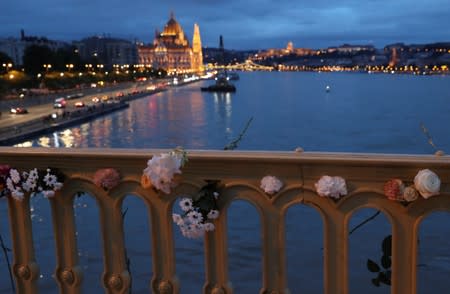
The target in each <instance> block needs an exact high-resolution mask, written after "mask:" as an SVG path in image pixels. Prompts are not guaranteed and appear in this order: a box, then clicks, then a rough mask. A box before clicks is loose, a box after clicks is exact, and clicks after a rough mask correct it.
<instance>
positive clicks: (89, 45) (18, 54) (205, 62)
mask: <svg viewBox="0 0 450 294" xmlns="http://www.w3.org/2000/svg"><path fill="white" fill-rule="evenodd" d="M192 25H193V31H192V39H191V42H190V40H189V37H188V35H189V34H190V32H187V34H186V33H185V31H184V30H183V28H182V26H181V25H180V23H179V22H178V21H177V19H176V17H175V14H174V13H173V12H171V13H170V15H169V20H168V21H167V23H166V24H165V26H164V27H163V28H162V31H160V30H159V28H156V31H155V35H154V38H153V42H151V43H149V44H146V43H145V42H142V41H138V40H133V41H131V40H126V39H120V38H115V37H112V36H111V35H105V34H104V35H101V36H90V37H86V38H84V39H81V40H78V41H72V42H71V43H68V42H63V41H57V40H50V39H47V38H46V37H36V36H28V35H26V34H25V32H24V30H21V33H20V38H11V37H10V38H0V54H4V55H6V56H7V58H8V59H7V60H2V63H3V66H2V67H0V71H1V73H8V72H9V71H11V70H14V69H16V70H21V69H23V68H25V71H26V66H25V64H24V57H25V52H26V49H27V48H29V47H30V46H45V47H47V48H48V49H50V50H51V51H53V52H56V51H58V50H69V49H68V48H74V52H75V54H76V55H77V56H78V57H79V59H78V63H79V64H78V65H77V64H76V63H75V62H71V63H69V64H66V65H64V64H63V65H62V66H60V67H61V68H58V65H57V64H51V62H49V61H47V62H43V64H41V65H40V67H41V70H43V71H44V72H50V71H61V72H62V71H69V72H76V71H85V70H86V69H88V70H89V71H92V72H93V71H99V72H101V71H112V70H113V71H115V72H116V71H120V70H123V71H124V72H126V71H128V70H129V69H130V70H131V69H135V70H137V69H144V68H147V69H148V68H153V69H158V70H159V69H161V70H164V71H165V72H166V73H168V74H170V75H172V74H173V75H177V74H188V73H200V72H203V71H204V70H214V69H220V68H226V69H230V70H277V71H364V72H369V73H372V72H389V73H402V72H404V73H412V74H435V73H437V74H443V73H444V74H445V73H449V68H450V42H445V41H438V42H434V43H426V44H404V43H392V44H387V45H385V46H384V47H383V48H376V47H375V46H374V45H372V44H340V45H337V46H331V47H327V48H319V49H317V48H315V49H313V48H304V47H295V46H294V43H293V42H291V41H289V40H286V44H287V45H286V46H285V47H284V48H267V49H259V50H256V49H255V50H235V49H233V48H227V46H226V45H225V46H223V45H222V47H221V45H219V44H223V43H219V40H223V39H222V36H221V35H219V34H218V35H217V39H216V40H207V41H208V42H209V44H217V46H211V47H206V46H205V47H202V39H201V36H200V25H199V24H197V23H193V24H192ZM224 39H225V40H226V36H224ZM256 45H257V44H255V46H256ZM224 47H225V48H224Z"/></svg>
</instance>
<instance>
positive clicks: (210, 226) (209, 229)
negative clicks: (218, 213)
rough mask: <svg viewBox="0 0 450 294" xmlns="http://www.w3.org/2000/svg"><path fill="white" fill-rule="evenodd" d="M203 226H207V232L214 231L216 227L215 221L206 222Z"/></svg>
mask: <svg viewBox="0 0 450 294" xmlns="http://www.w3.org/2000/svg"><path fill="white" fill-rule="evenodd" d="M203 227H204V228H205V231H206V232H211V231H214V229H215V228H216V227H215V226H214V224H213V223H205V224H204V225H203Z"/></svg>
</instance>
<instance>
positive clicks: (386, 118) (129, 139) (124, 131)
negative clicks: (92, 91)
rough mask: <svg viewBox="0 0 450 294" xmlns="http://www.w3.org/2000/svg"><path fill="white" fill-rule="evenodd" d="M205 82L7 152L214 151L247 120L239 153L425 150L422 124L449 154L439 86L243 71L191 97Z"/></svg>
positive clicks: (443, 87) (419, 80) (443, 84)
mask: <svg viewBox="0 0 450 294" xmlns="http://www.w3.org/2000/svg"><path fill="white" fill-rule="evenodd" d="M206 84H208V82H198V83H193V84H190V85H187V86H183V87H177V88H171V89H169V90H168V91H166V92H160V93H158V94H156V95H152V96H148V97H143V98H141V99H138V100H135V101H131V102H130V107H129V108H128V109H124V110H121V111H118V112H115V113H112V114H108V115H107V116H104V117H99V118H98V119H96V120H94V121H91V122H89V123H86V124H83V125H81V126H78V127H75V128H69V130H70V131H71V139H70V140H71V143H69V142H63V141H65V139H62V136H63V135H62V134H61V133H62V132H58V137H59V139H58V140H55V139H54V136H53V137H52V135H51V136H50V137H49V136H43V137H47V139H43V138H38V139H36V140H33V141H32V142H25V143H21V144H18V145H16V146H49V145H50V146H54V147H106V148H108V147H113V148H173V147H174V146H177V145H182V146H184V147H185V148H188V149H222V148H223V146H225V145H226V144H227V143H229V142H230V140H232V139H234V138H235V137H236V136H237V135H238V133H239V132H240V131H241V130H242V128H243V126H244V125H245V122H246V121H248V119H249V118H250V117H253V118H254V120H253V122H252V125H251V127H250V129H249V131H248V132H247V133H246V134H245V138H244V140H242V142H241V143H240V145H239V149H246V150H292V149H293V148H295V147H296V146H302V147H303V148H304V149H305V150H312V151H331V152H339V151H344V152H375V153H413V154H414V153H416V154H417V153H422V154H423V153H430V152H433V150H432V148H431V147H430V146H429V145H428V144H427V141H426V139H425V138H423V134H422V133H421V130H420V122H421V121H423V122H424V123H425V124H426V126H427V128H429V129H430V130H432V133H433V135H434V136H435V137H436V138H434V139H435V141H439V149H442V150H450V141H449V140H446V138H447V136H446V133H447V129H446V127H445V126H447V125H448V124H449V123H450V117H449V116H448V115H447V113H448V111H450V105H449V104H448V103H447V102H448V101H447V100H448V99H447V98H448V95H447V93H448V92H449V91H450V83H447V81H446V79H437V78H436V77H414V76H400V75H399V76H391V75H364V74H343V73H340V74H331V73H330V74H326V75H325V74H321V75H318V74H316V73H278V72H277V73H273V72H270V73H269V72H252V73H242V75H241V79H240V80H239V81H238V82H237V84H236V86H237V91H236V92H235V93H232V94H230V93H228V94H227V93H208V92H201V91H200V87H201V86H203V85H206ZM326 85H330V86H331V87H332V91H330V92H326V91H325V88H324V87H325V86H326ZM430 97H431V98H430ZM430 99H431V100H430ZM64 136H67V135H64ZM48 138H50V140H48ZM66 141H67V140H66Z"/></svg>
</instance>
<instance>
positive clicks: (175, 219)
mask: <svg viewBox="0 0 450 294" xmlns="http://www.w3.org/2000/svg"><path fill="white" fill-rule="evenodd" d="M172 219H173V222H174V223H176V224H177V225H179V226H181V225H183V224H184V219H183V218H182V217H181V215H179V214H176V213H174V214H172Z"/></svg>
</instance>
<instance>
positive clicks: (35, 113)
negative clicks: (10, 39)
mask: <svg viewBox="0 0 450 294" xmlns="http://www.w3.org/2000/svg"><path fill="white" fill-rule="evenodd" d="M165 84H167V83H165ZM148 86H149V83H145V84H142V83H132V84H130V83H126V84H125V85H119V86H117V87H111V88H108V89H105V90H104V91H102V92H98V91H96V92H93V91H89V92H88V94H87V95H85V96H83V98H82V99H77V100H68V103H71V104H72V103H75V101H83V102H84V103H85V105H86V106H85V107H80V108H76V107H67V108H66V109H53V101H54V99H55V95H48V96H43V97H32V98H31V97H30V98H25V99H26V100H28V101H26V100H25V101H20V102H19V103H20V104H19V105H21V106H23V105H24V107H25V108H27V110H28V111H29V113H28V114H24V115H21V114H20V115H18V114H16V115H14V116H13V117H12V116H11V115H10V116H9V117H6V116H7V114H5V113H4V114H2V115H1V116H0V146H10V145H13V144H16V143H19V142H20V141H24V140H26V139H27V138H30V137H34V136H38V135H41V134H45V133H49V132H53V131H56V130H60V129H62V128H66V127H69V126H73V125H76V124H80V123H83V122H86V121H89V120H92V119H95V118H97V117H99V116H102V115H105V114H108V113H111V112H113V111H117V110H121V109H124V108H127V107H128V103H127V102H128V101H131V100H134V99H138V98H141V97H143V96H147V95H152V94H155V93H157V92H160V91H164V90H166V89H167V86H165V87H156V88H153V87H152V88H151V90H148ZM119 93H120V96H119ZM125 93H127V94H125ZM97 96H103V97H108V101H105V102H100V103H96V104H92V103H91V99H92V98H93V97H97ZM35 101H39V102H40V103H39V104H37V105H36V104H35V103H36V102H35ZM69 101H70V102H69ZM2 102H3V103H2V105H1V108H2V111H3V112H5V111H8V110H9V109H8V108H9V107H11V106H12V105H14V104H18V101H17V100H16V101H15V102H14V101H7V100H6V101H2ZM5 104H6V105H5ZM8 104H9V105H8ZM7 106H9V107H7Z"/></svg>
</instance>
